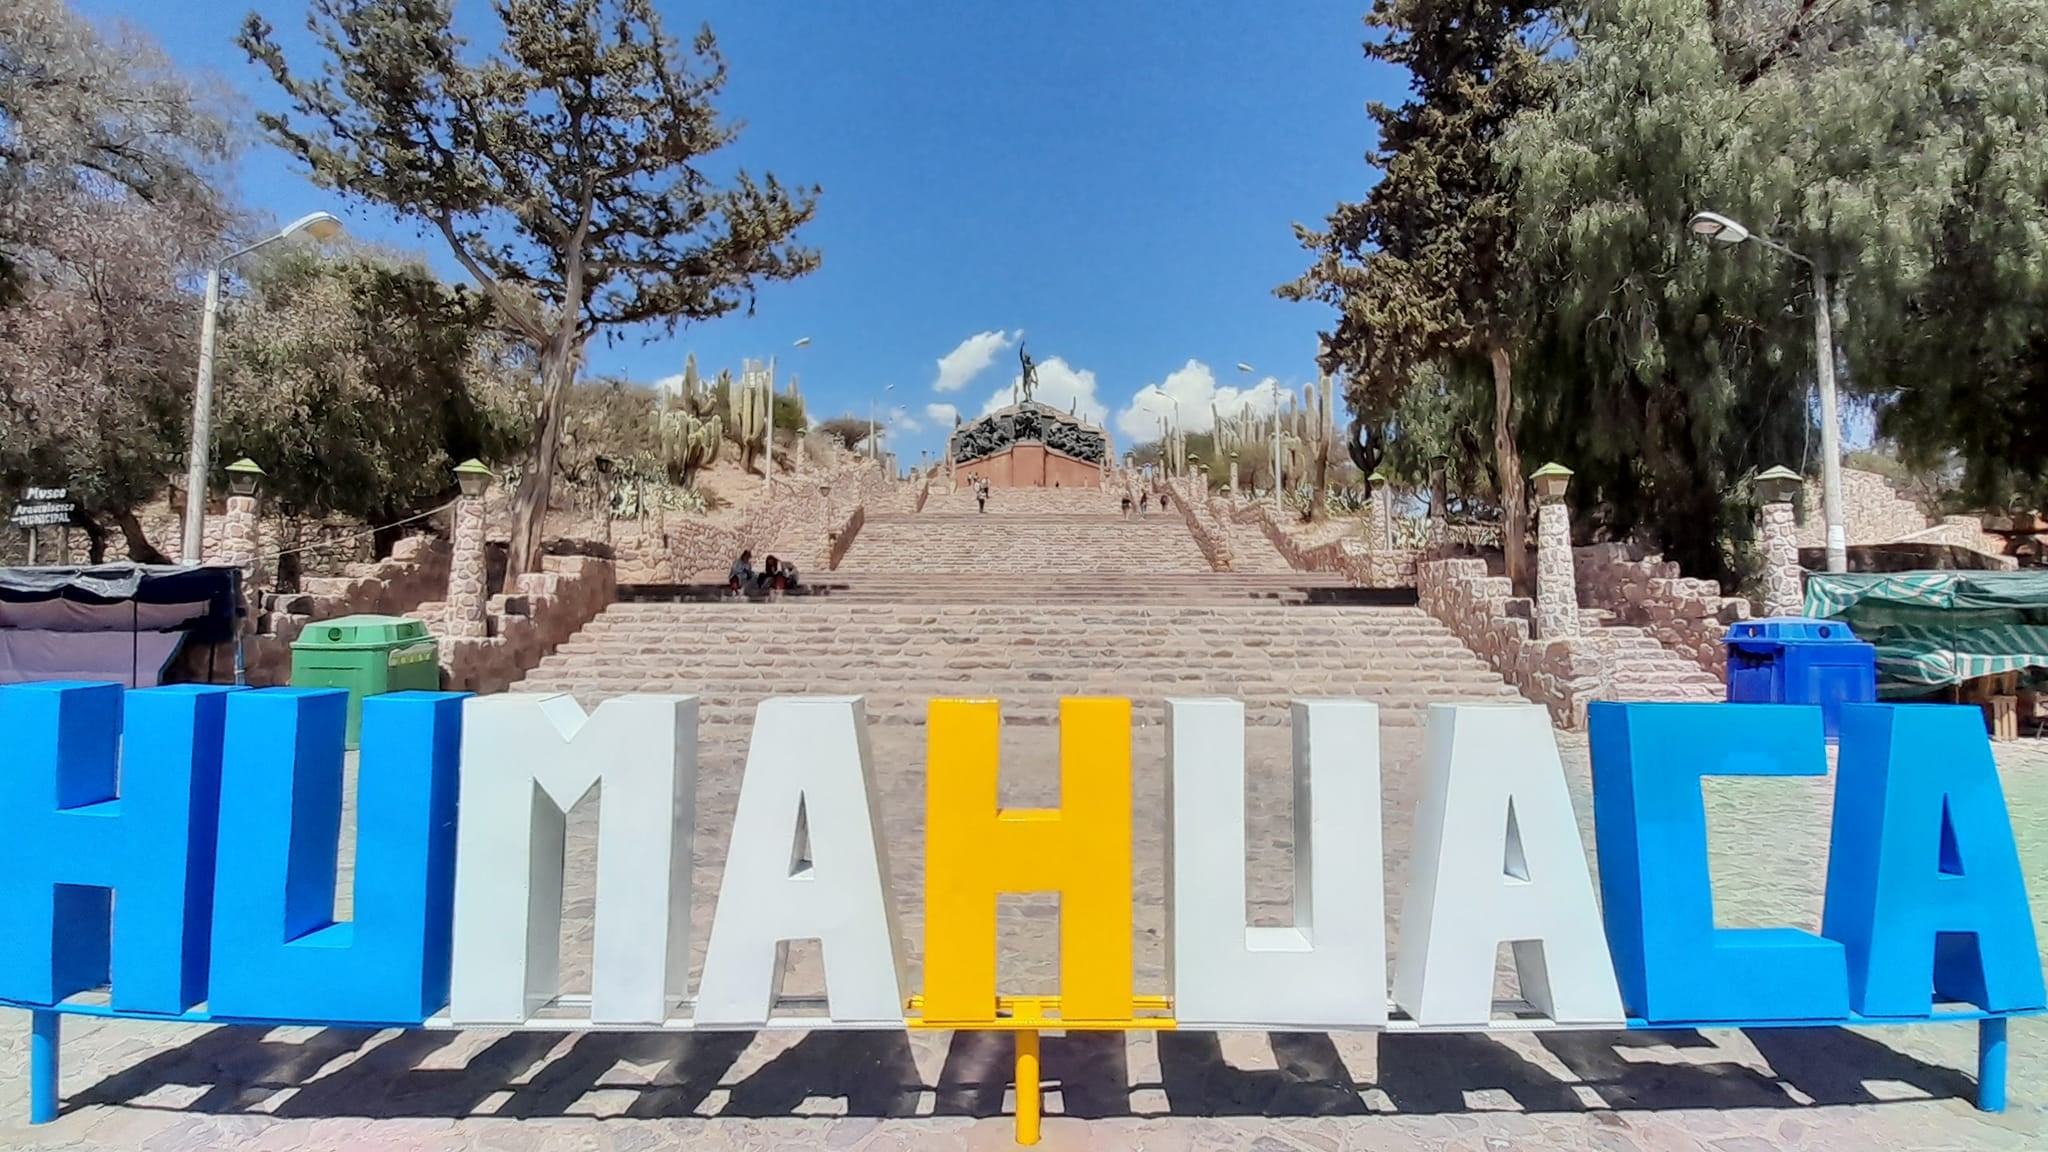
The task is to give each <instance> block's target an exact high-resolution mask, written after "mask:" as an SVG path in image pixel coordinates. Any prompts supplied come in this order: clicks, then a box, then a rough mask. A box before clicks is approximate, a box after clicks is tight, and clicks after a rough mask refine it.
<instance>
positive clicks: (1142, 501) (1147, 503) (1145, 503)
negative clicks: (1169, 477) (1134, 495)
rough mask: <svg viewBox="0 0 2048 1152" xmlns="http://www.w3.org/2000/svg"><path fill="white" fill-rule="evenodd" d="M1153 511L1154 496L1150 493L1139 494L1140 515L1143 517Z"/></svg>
mask: <svg viewBox="0 0 2048 1152" xmlns="http://www.w3.org/2000/svg"><path fill="white" fill-rule="evenodd" d="M1151 510H1152V494H1151V493H1150V492H1140V493H1138V515H1140V516H1143V515H1144V514H1145V513H1147V512H1150V511H1151Z"/></svg>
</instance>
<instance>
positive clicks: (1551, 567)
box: [1534, 464, 1579, 640]
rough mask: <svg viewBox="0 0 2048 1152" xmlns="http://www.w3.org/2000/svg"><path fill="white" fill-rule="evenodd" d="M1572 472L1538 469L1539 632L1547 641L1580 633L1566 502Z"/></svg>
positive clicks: (1549, 466)
mask: <svg viewBox="0 0 2048 1152" xmlns="http://www.w3.org/2000/svg"><path fill="white" fill-rule="evenodd" d="M1571 477H1572V474H1571V471H1570V469H1567V468H1565V467H1564V466H1563V465H1560V464H1545V465H1544V466H1543V467H1541V468H1538V469H1537V470H1536V474H1535V477H1534V479H1535V481H1536V504H1537V508H1536V635H1537V637H1538V638H1539V639H1543V640H1556V639H1559V638H1561V637H1567V636H1577V635H1578V634H1579V588H1578V578H1577V576H1576V575H1575V574H1574V573H1573V571H1572V513H1571V507H1570V505H1568V504H1566V503H1565V499H1564V496H1565V490H1566V488H1567V487H1568V486H1569V485H1570V483H1571Z"/></svg>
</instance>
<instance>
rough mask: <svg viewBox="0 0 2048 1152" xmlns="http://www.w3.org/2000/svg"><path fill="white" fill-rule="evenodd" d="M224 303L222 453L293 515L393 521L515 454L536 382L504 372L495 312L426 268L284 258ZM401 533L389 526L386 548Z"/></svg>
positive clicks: (293, 252)
mask: <svg viewBox="0 0 2048 1152" xmlns="http://www.w3.org/2000/svg"><path fill="white" fill-rule="evenodd" d="M248 277H249V288H248V291H247V292H245V293H243V294H241V295H239V296H237V297H233V298H231V299H230V300H229V301H228V303H227V305H226V306H225V307H224V308H223V316H222V325H221V344H220V361H219V373H220V378H221V386H220V392H219V395H218V398H217V400H216V404H217V405H218V421H219V423H218V426H217V430H216V432H215V435H216V438H217V445H218V447H217V448H216V455H218V456H220V457H221V458H223V459H230V460H231V459H234V458H235V457H237V456H248V457H250V458H251V459H254V460H256V461H258V462H259V463H261V464H262V465H263V467H264V469H265V470H266V471H267V472H269V474H270V480H269V488H270V491H271V492H272V493H273V495H274V496H275V497H276V499H277V500H278V501H279V502H280V504H281V505H282V506H283V507H284V508H286V509H287V510H289V511H291V512H294V513H298V514H303V515H310V516H321V515H327V514H329V513H342V514H345V515H350V516H357V517H361V518H362V519H364V520H366V521H367V522H368V523H369V524H370V525H371V526H372V527H373V528H380V529H381V528H385V527H387V526H391V525H393V524H395V523H396V522H398V521H401V520H404V519H406V518H408V517H411V516H413V515H416V514H417V513H419V512H422V511H425V510H426V509H428V508H430V507H432V506H434V505H435V504H438V503H440V502H441V501H442V500H444V499H446V498H448V497H449V496H450V495H452V494H453V492H454V488H455V483H454V477H453V473H452V471H451V470H452V469H453V467H454V465H455V463H456V462H457V461H461V460H466V459H470V458H472V457H475V458H478V459H482V460H485V461H491V462H500V461H505V460H507V459H508V458H509V457H511V456H512V455H513V454H515V453H516V452H517V450H518V448H519V446H520V444H521V443H522V442H523V439H524V437H525V436H526V434H527V433H528V432H529V428H528V426H527V423H526V420H525V418H524V412H523V409H524V407H525V401H526V399H527V397H526V395H524V394H523V393H525V392H526V391H528V389H523V388H521V387H519V385H520V383H521V382H522V381H521V377H522V376H523V375H525V374H523V373H519V372H517V371H516V369H515V370H512V371H509V372H508V371H506V370H505V368H504V366H502V365H499V364H497V363H494V358H493V355H492V347H491V340H492V334H491V332H490V328H489V321H490V313H491V308H490V305H489V303H488V302H486V301H485V300H483V299H482V298H481V297H479V296H478V295H477V294H476V293H474V292H470V291H467V290H465V289H463V288H460V287H456V288H452V289H451V288H449V287H447V286H445V285H443V284H442V283H441V282H440V281H439V280H437V279H435V277H434V275H433V274H432V273H431V272H429V271H428V270H427V269H426V267H425V266H424V265H421V264H418V263H407V262H403V261H399V260H394V259H388V258H384V257H380V256H378V255H375V254H370V253H364V252H343V253H341V254H339V255H325V254H322V253H320V252H318V251H316V250H313V249H311V248H307V247H300V248H293V249H286V250H284V251H282V252H280V253H279V254H277V255H275V256H271V257H269V258H267V259H263V260H261V261H260V262H258V263H257V264H255V265H254V266H253V267H251V268H250V269H249V270H248ZM395 538H396V534H395V533H380V536H379V541H378V542H379V545H380V549H379V550H380V552H381V551H382V550H383V549H384V548H385V547H388V545H389V544H390V543H391V542H392V540H394V539H395Z"/></svg>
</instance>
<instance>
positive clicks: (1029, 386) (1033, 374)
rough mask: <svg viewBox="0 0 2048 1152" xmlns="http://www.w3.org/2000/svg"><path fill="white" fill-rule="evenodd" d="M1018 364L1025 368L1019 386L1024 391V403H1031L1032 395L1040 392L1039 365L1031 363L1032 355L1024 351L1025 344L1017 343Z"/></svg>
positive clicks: (1020, 341)
mask: <svg viewBox="0 0 2048 1152" xmlns="http://www.w3.org/2000/svg"><path fill="white" fill-rule="evenodd" d="M1017 362H1018V363H1019V364H1021V365H1022V366H1023V369H1024V372H1023V375H1022V376H1021V377H1020V378H1019V381H1018V383H1019V385H1020V386H1021V387H1022V388H1023V390H1024V402H1025V403H1026V404H1029V403H1031V394H1032V393H1033V392H1036V391H1037V390H1038V365H1036V364H1034V363H1032V362H1031V353H1029V352H1027V351H1025V350H1024V342H1023V341H1022V340H1019V341H1017Z"/></svg>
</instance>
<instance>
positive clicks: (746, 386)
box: [727, 360, 775, 471]
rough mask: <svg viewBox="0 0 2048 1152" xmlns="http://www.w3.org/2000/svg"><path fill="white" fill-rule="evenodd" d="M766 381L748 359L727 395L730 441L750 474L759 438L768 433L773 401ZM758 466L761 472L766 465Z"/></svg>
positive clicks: (766, 375)
mask: <svg viewBox="0 0 2048 1152" xmlns="http://www.w3.org/2000/svg"><path fill="white" fill-rule="evenodd" d="M770 379H771V378H770V376H769V375H768V374H767V372H765V371H764V370H763V369H762V368H761V365H760V363H759V361H754V360H748V361H746V362H745V363H744V367H743V368H742V369H741V372H740V381H739V383H738V384H737V385H734V386H733V387H732V388H731V389H730V390H729V391H728V392H727V402H728V407H729V408H730V409H731V416H732V434H733V439H735V440H737V441H739V445H740V463H741V465H742V466H743V467H745V468H747V469H748V470H750V471H751V470H752V469H753V467H754V459H755V457H756V455H757V454H758V453H759V452H760V450H761V436H762V435H763V434H764V433H766V432H767V431H768V413H769V411H770V407H771V405H773V404H774V402H775V397H774V394H773V393H772V392H771V391H770V390H769V389H770V385H769V380H770ZM762 467H763V469H764V470H765V469H766V468H767V467H768V465H767V464H766V463H765V462H764V463H763V465H762Z"/></svg>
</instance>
